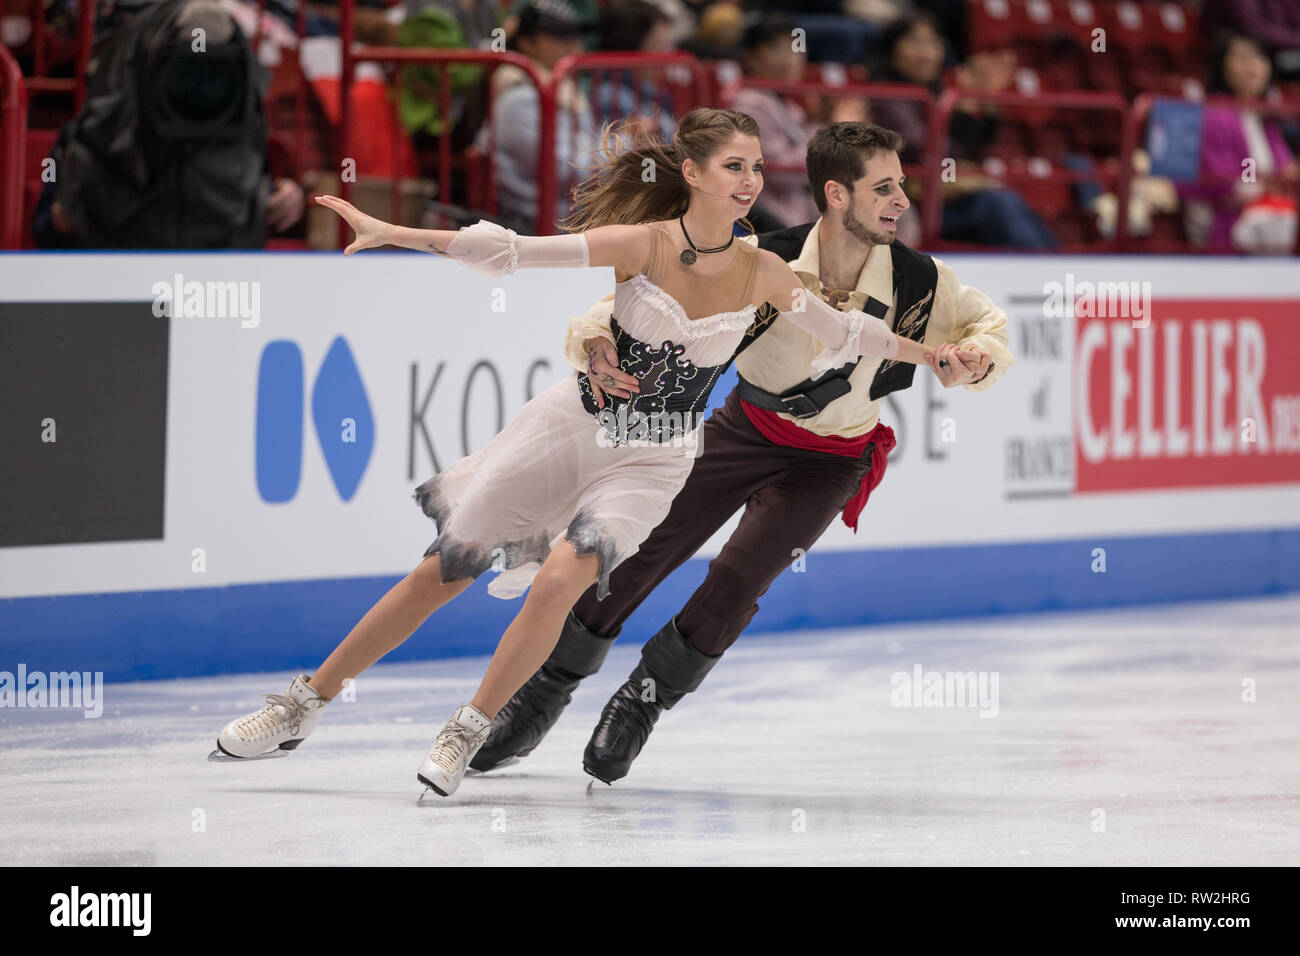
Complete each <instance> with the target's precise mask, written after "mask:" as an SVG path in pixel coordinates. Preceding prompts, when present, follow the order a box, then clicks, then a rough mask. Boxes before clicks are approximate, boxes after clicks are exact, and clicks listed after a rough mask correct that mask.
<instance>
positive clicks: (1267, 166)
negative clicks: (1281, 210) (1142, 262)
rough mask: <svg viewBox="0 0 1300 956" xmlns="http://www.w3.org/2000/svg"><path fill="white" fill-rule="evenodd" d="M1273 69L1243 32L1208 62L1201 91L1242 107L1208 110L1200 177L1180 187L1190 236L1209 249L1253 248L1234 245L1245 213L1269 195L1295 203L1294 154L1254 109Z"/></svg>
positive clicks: (1298, 177) (1298, 179)
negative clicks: (1233, 101) (1205, 80)
mask: <svg viewBox="0 0 1300 956" xmlns="http://www.w3.org/2000/svg"><path fill="white" fill-rule="evenodd" d="M1272 72H1273V71H1272V66H1271V64H1270V63H1269V59H1268V55H1267V53H1266V52H1265V50H1264V48H1263V47H1262V46H1261V45H1260V43H1259V41H1258V40H1256V39H1254V38H1253V37H1250V36H1247V35H1246V34H1244V33H1229V34H1226V35H1225V36H1224V37H1223V39H1222V40H1221V41H1220V42H1219V44H1218V45H1217V47H1216V48H1215V51H1214V56H1213V58H1212V59H1211V61H1210V75H1209V82H1208V83H1207V85H1206V92H1207V93H1208V94H1209V95H1211V96H1231V97H1234V98H1235V99H1236V100H1237V101H1238V102H1239V103H1240V106H1238V107H1236V108H1233V107H1223V106H1207V107H1206V109H1205V117H1204V122H1203V124H1202V128H1201V175H1200V178H1199V180H1198V181H1197V182H1196V183H1194V184H1188V185H1180V186H1179V194H1180V195H1181V196H1182V199H1183V220H1184V226H1185V228H1186V230H1187V237H1188V239H1189V240H1191V242H1192V243H1193V244H1194V245H1196V246H1198V247H1201V248H1202V249H1203V250H1204V251H1206V252H1232V251H1251V250H1249V249H1243V248H1241V247H1240V245H1239V244H1234V242H1233V227H1234V225H1236V224H1237V222H1238V219H1239V218H1240V217H1241V215H1242V213H1243V211H1244V210H1246V209H1247V208H1248V207H1250V206H1251V205H1252V204H1254V203H1258V202H1259V201H1260V200H1262V199H1263V198H1264V197H1265V195H1266V194H1267V195H1271V196H1274V197H1281V198H1283V199H1285V198H1286V197H1289V198H1290V200H1291V201H1292V202H1294V200H1295V197H1296V185H1297V183H1300V165H1298V164H1297V162H1296V156H1295V152H1294V151H1293V149H1292V148H1291V147H1289V146H1288V145H1287V142H1286V139H1285V137H1284V136H1283V133H1282V126H1281V125H1280V124H1279V123H1278V121H1277V120H1275V119H1269V118H1267V117H1265V116H1262V115H1261V114H1260V113H1259V112H1257V111H1256V110H1255V109H1254V108H1253V107H1255V106H1256V105H1259V104H1262V103H1263V102H1264V99H1265V96H1266V94H1267V93H1268V90H1269V85H1270V83H1271V81H1272ZM1246 160H1250V161H1251V162H1250V163H1247V162H1246Z"/></svg>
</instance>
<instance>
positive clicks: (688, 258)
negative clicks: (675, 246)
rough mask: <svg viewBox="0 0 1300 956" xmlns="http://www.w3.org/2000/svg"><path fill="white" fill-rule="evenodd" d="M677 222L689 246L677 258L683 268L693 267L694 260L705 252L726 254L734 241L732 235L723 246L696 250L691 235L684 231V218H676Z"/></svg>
mask: <svg viewBox="0 0 1300 956" xmlns="http://www.w3.org/2000/svg"><path fill="white" fill-rule="evenodd" d="M677 221H678V222H679V223H681V226H682V235H683V236H685V237H686V244H687V245H688V246H690V248H689V249H683V250H682V254H681V256H680V257H679V258H680V259H681V260H682V265H684V266H693V265H695V260H696V259H698V258H699V257H700V256H701V255H703V254H704V253H706V252H726V251H727V250H728V249H730V248H731V244H732V243H733V242H735V241H736V234H735V233H732V234H731V238H730V239H728V240H727V241H726V243H725V244H723V245H721V246H718V247H717V248H716V249H700V248H697V247H696V245H695V243H693V242H691V234H690V233H689V232H687V231H686V217H685V216H684V215H682V216H679V217H677Z"/></svg>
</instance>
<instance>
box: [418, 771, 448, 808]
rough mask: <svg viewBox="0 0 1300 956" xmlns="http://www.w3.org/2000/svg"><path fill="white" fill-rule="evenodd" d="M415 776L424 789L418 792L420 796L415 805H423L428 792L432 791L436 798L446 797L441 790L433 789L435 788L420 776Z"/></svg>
mask: <svg viewBox="0 0 1300 956" xmlns="http://www.w3.org/2000/svg"><path fill="white" fill-rule="evenodd" d="M415 776H416V779H417V780H419V781H420V783H422V784H424V789H423V790H421V791H420V796H419V798H418V799H416V801H415V802H416V803H423V802H424V798H425V797H427V796H428V795H429V791H430V790H432V791H433V792H434V793H436V794H437V795H438V796H440V797H445V796H447V794H445V793H443V792H442V790H440V789H439V788H437V787H435V786H434V785H433V784H431V783H430V782H429V781H428V780H426V779H425V778H424V776H423V775H422V774H418V773H417V774H416V775H415Z"/></svg>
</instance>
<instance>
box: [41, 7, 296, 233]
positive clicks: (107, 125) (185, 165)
mask: <svg viewBox="0 0 1300 956" xmlns="http://www.w3.org/2000/svg"><path fill="white" fill-rule="evenodd" d="M199 29H201V30H203V31H204V33H203V36H204V38H205V47H204V49H203V50H200V51H196V50H194V48H193V45H192V44H193V37H194V31H195V30H199ZM266 82H267V77H266V74H265V70H264V69H263V68H262V67H261V66H260V65H259V64H258V62H257V60H256V57H255V56H254V55H253V51H252V47H251V44H250V43H249V42H248V39H247V38H246V37H245V36H244V34H243V32H242V31H241V30H240V29H239V27H238V25H237V24H236V23H235V21H234V20H233V19H232V17H231V15H230V13H229V12H228V11H227V10H225V9H224V8H223V7H222V6H221V4H220V3H218V2H216V0H157V2H155V3H154V4H152V5H151V6H149V7H147V8H143V7H142V8H139V9H138V10H136V11H135V12H134V13H133V14H132V15H130V16H126V17H124V18H122V19H120V20H117V21H116V22H115V25H114V27H113V29H112V30H111V31H110V32H109V33H108V34H107V35H106V36H105V37H103V38H102V47H101V48H100V50H99V54H98V65H97V67H96V69H95V71H94V73H93V74H92V75H91V77H90V81H89V88H88V90H87V96H86V101H85V103H84V104H83V105H82V107H81V109H80V111H78V113H77V115H76V116H75V117H73V119H72V120H71V121H70V122H69V123H68V124H67V125H66V126H65V127H64V128H63V129H62V131H61V132H60V134H59V138H58V140H57V141H56V143H55V146H54V149H53V154H52V158H53V160H54V166H53V167H52V168H53V169H54V171H55V177H54V181H52V182H49V183H47V184H46V185H45V187H44V189H43V190H42V193H41V197H40V200H39V202H38V205H37V208H36V210H35V213H34V215H33V224H32V226H33V233H34V238H35V241H36V244H37V246H38V247H39V248H55V249H59V248H64V249H67V248H86V249H257V248H261V247H262V246H263V245H264V244H265V241H266V236H267V233H268V232H270V233H282V232H285V231H287V230H289V229H290V228H291V227H293V226H294V225H295V224H298V223H301V222H302V220H303V213H304V211H305V207H306V197H305V195H304V193H303V189H302V187H301V186H300V185H299V184H298V183H296V182H294V181H293V180H292V179H288V178H280V179H276V180H274V181H272V179H271V177H270V176H269V175H268V173H267V167H268V156H267V129H266V117H265V115H264V114H263V112H262V102H263V98H264V97H265V95H266Z"/></svg>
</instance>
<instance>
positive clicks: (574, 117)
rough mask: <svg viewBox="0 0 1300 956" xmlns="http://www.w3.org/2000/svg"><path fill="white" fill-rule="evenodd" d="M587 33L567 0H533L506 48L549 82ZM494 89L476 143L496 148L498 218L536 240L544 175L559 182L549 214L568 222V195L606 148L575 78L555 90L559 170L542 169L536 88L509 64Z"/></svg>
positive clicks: (499, 73) (556, 164)
mask: <svg viewBox="0 0 1300 956" xmlns="http://www.w3.org/2000/svg"><path fill="white" fill-rule="evenodd" d="M582 28H583V24H582V21H581V20H580V19H579V18H578V15H577V13H576V12H575V11H574V9H573V7H571V6H569V5H568V4H567V3H565V2H564V0H534V2H533V3H531V4H529V5H528V6H526V7H524V8H523V11H522V12H521V13H520V15H519V26H518V28H517V29H516V31H515V33H514V35H513V36H512V37H511V38H510V40H509V41H508V43H507V46H508V48H509V49H512V50H514V51H516V52H518V53H522V54H523V55H524V56H526V57H528V59H529V60H531V61H532V62H533V65H534V66H535V67H536V68H537V70H538V71H539V72H540V73H541V75H542V79H543V82H547V81H549V78H550V74H551V71H552V70H553V69H554V68H555V64H557V63H558V62H559V61H560V60H562V59H563V58H564V57H566V56H571V55H574V54H577V53H581V52H582V42H581V40H580V39H579V37H580V34H581V31H582ZM492 83H493V101H492V118H491V122H490V123H488V124H486V125H485V126H484V127H483V129H481V130H480V131H479V135H478V140H477V144H478V148H479V149H481V150H483V151H484V152H488V151H489V149H490V150H491V154H492V162H493V165H494V167H495V170H496V183H497V197H498V202H499V210H500V213H499V215H498V217H497V218H498V221H499V222H500V224H501V225H503V226H505V227H506V228H508V229H514V230H515V231H517V232H520V233H523V234H525V235H537V234H538V233H539V230H538V228H537V214H538V209H537V194H538V188H537V184H538V181H539V180H540V178H541V177H543V176H547V177H551V178H552V179H556V180H557V181H558V187H559V188H558V192H557V195H556V202H555V208H554V209H553V210H551V211H550V213H549V214H553V215H554V216H555V218H556V219H563V218H564V217H566V216H567V215H568V214H569V190H570V189H571V188H572V187H573V186H575V185H577V184H578V183H579V182H580V181H582V180H583V179H584V178H586V176H587V175H588V173H589V171H590V170H589V167H590V166H591V165H592V164H593V162H594V160H593V158H592V154H593V152H594V151H595V150H596V149H597V148H598V147H599V144H600V140H599V136H598V133H597V129H596V121H595V117H594V116H593V114H592V110H591V104H590V103H589V102H588V101H587V99H586V97H584V96H583V95H582V91H581V90H580V89H579V88H578V85H577V83H575V82H574V81H573V80H572V79H567V80H565V81H564V82H563V83H561V84H560V86H559V88H558V89H557V91H556V116H555V160H554V164H553V165H552V166H551V167H550V168H547V169H538V168H537V150H538V138H539V136H540V135H541V104H540V102H539V100H538V95H537V89H536V87H535V86H534V85H533V84H532V82H531V81H530V80H529V79H528V77H527V76H526V75H525V74H524V71H523V70H521V69H519V68H518V67H515V66H513V65H511V64H509V63H507V64H505V65H504V66H500V67H498V68H497V69H496V70H495V72H494V73H493V76H492ZM489 134H491V136H489Z"/></svg>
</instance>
